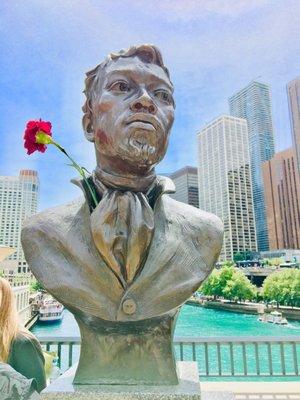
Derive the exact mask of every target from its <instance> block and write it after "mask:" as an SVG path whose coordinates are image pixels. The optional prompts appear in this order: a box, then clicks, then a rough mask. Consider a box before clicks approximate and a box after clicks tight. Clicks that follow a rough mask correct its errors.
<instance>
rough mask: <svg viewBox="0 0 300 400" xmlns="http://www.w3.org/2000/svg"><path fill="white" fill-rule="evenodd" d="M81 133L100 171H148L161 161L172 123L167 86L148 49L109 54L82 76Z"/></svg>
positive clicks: (161, 65)
mask: <svg viewBox="0 0 300 400" xmlns="http://www.w3.org/2000/svg"><path fill="white" fill-rule="evenodd" d="M84 93H85V95H86V102H85V104H84V106H83V111H84V116H83V128H84V131H85V135H86V138H87V139H88V140H90V141H91V142H94V144H95V150H96V156H97V162H98V164H99V165H100V167H102V166H103V165H107V166H108V167H112V166H113V167H114V168H115V167H117V168H119V169H120V170H122V171H124V172H126V171H129V170H130V171H135V170H136V171H140V172H142V171H143V170H145V169H146V170H149V169H152V168H153V167H154V166H155V165H156V164H157V163H158V162H159V161H161V160H162V158H163V157H164V155H165V152H166V149H167V145H168V139H169V134H170V130H171V127H172V124H173V120H174V107H175V106H174V100H173V85H172V82H171V81H170V77H169V72H168V69H167V68H166V67H165V66H164V63H163V60H162V56H161V53H160V51H159V50H158V49H157V48H156V47H155V46H153V45H141V46H135V47H131V48H130V49H129V50H126V51H124V50H123V51H120V52H119V53H117V54H110V55H109V56H108V57H107V58H106V59H105V60H104V61H103V62H102V63H101V64H99V65H98V66H97V67H95V68H94V69H93V70H91V71H89V72H87V74H86V80H85V90H84Z"/></svg>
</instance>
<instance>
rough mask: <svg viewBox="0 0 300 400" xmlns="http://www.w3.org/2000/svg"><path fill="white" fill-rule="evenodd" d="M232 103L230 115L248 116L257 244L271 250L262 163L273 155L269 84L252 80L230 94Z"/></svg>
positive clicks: (261, 247)
mask: <svg viewBox="0 0 300 400" xmlns="http://www.w3.org/2000/svg"><path fill="white" fill-rule="evenodd" d="M229 107H230V114H231V115H233V116H235V117H239V118H245V119H246V120H247V124H248V133H249V149H250V160H251V175H252V190H253V204H254V213H255V224H256V236H257V246H258V250H259V251H264V250H268V248H269V239H268V229H267V219H266V207H265V199H264V188H263V178H262V163H263V162H264V161H268V160H270V158H272V157H273V155H274V135H273V122H272V110H271V94H270V87H269V86H268V85H266V84H264V83H260V82H256V81H252V82H250V83H249V85H248V86H246V87H245V88H244V89H242V90H240V91H238V92H237V93H235V94H234V95H233V96H231V97H230V98H229Z"/></svg>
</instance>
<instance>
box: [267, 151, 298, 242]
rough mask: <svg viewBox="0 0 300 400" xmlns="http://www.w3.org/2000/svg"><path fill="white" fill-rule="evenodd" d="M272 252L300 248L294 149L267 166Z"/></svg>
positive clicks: (268, 216)
mask: <svg viewBox="0 0 300 400" xmlns="http://www.w3.org/2000/svg"><path fill="white" fill-rule="evenodd" d="M263 179H264V188H265V200H266V209H267V226H268V233H269V244H270V250H275V249H299V248H300V176H299V174H298V173H297V162H296V157H295V151H294V149H293V148H291V149H287V150H284V151H281V152H279V153H276V154H275V155H274V157H273V158H272V159H271V160H269V161H266V162H265V163H264V164H263Z"/></svg>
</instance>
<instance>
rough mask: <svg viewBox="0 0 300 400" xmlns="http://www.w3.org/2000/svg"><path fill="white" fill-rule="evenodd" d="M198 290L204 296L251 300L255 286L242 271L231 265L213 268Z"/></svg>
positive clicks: (254, 294) (254, 292)
mask: <svg viewBox="0 0 300 400" xmlns="http://www.w3.org/2000/svg"><path fill="white" fill-rule="evenodd" d="M200 291H201V292H202V293H203V294H204V295H206V296H214V298H216V297H224V298H225V299H229V300H235V301H236V300H239V301H241V300H251V299H253V298H254V297H255V296H256V288H255V286H254V285H252V284H251V283H250V282H249V280H248V279H247V278H246V276H245V275H244V274H243V272H241V271H239V270H237V269H235V268H233V267H232V266H224V267H222V268H221V269H219V270H216V269H215V270H214V271H213V272H212V274H211V275H210V277H209V278H208V279H207V280H206V281H205V282H204V283H203V285H202V286H201V288H200Z"/></svg>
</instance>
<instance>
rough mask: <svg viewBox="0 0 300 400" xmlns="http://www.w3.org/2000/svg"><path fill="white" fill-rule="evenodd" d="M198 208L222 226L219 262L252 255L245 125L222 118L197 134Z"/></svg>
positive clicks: (230, 118)
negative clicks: (243, 253)
mask: <svg viewBox="0 0 300 400" xmlns="http://www.w3.org/2000/svg"><path fill="white" fill-rule="evenodd" d="M198 166H199V168H198V177H199V208H200V209H203V210H206V211H209V212H212V213H214V214H216V215H217V216H218V217H220V218H221V219H222V221H223V223H224V242H223V248H222V251H221V255H220V261H224V260H228V259H233V256H234V254H235V253H237V252H240V251H256V250H257V244H256V234H255V220H254V210H253V198H252V188H251V170H250V155H249V143H248V129H247V121H246V120H245V119H242V118H236V117H233V116H229V115H222V116H220V117H218V118H216V119H215V120H213V121H212V122H210V123H209V124H207V125H206V126H205V127H204V128H203V129H201V131H200V132H199V133H198Z"/></svg>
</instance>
